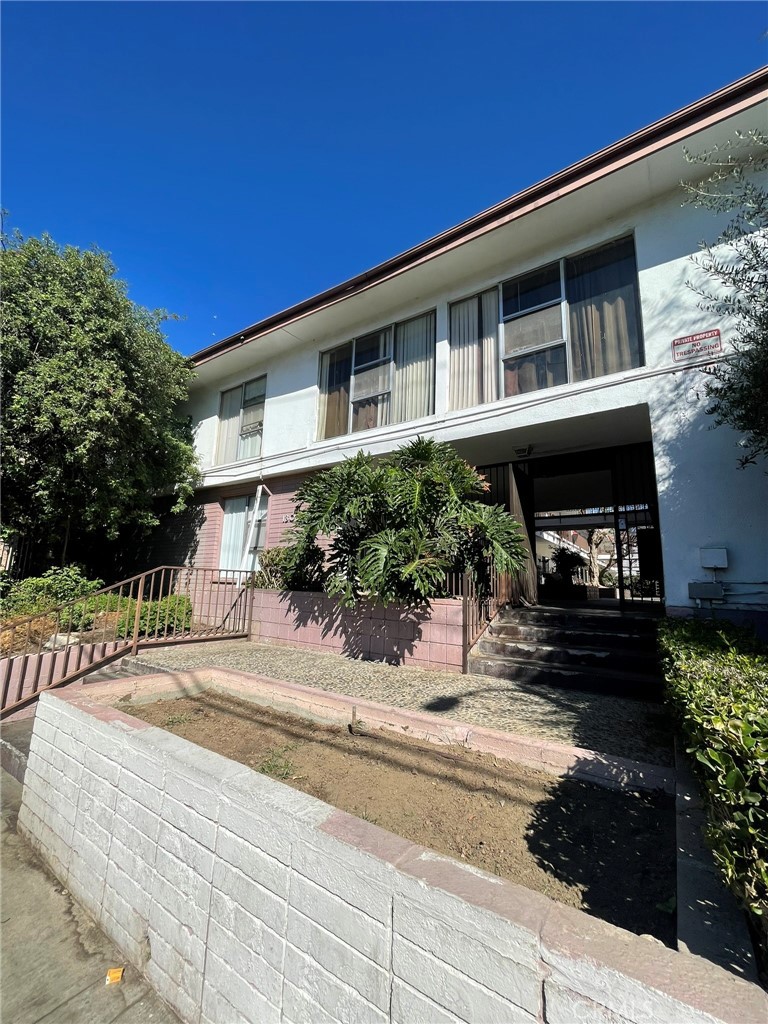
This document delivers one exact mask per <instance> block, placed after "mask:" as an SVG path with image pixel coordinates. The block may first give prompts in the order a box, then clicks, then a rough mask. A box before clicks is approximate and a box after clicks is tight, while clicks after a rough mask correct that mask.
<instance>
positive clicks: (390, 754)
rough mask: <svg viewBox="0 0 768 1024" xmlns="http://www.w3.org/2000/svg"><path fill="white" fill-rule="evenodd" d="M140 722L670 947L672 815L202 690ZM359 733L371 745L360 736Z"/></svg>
mask: <svg viewBox="0 0 768 1024" xmlns="http://www.w3.org/2000/svg"><path fill="white" fill-rule="evenodd" d="M130 712H131V714H133V715H136V717H138V718H141V719H143V720H144V721H146V722H150V723H151V724H152V725H156V726H159V727H161V728H163V729H167V730H169V731H170V732H173V733H175V734H176V735H178V736H182V737H184V739H187V740H190V741H192V742H193V743H197V744H199V745H200V746H202V747H206V748H207V749H209V750H214V751H216V752H217V753H219V754H223V755H224V756H225V757H229V758H231V759H233V760H235V761H239V762H241V763H242V764H245V765H248V766H249V767H251V768H254V769H255V770H257V771H261V772H264V773H265V774H268V775H271V776H272V777H273V778H276V779H279V780H280V781H282V782H285V783H287V784H288V785H290V786H294V787H295V788H296V789H300V790H303V791H304V792H305V793H309V794H311V795H312V796H315V797H318V798H319V799H321V800H324V801H326V802H327V803H329V804H332V805H333V806H335V807H338V808H340V809H342V810H344V811H348V812H349V813H351V814H355V815H357V816H358V817H361V818H364V819H365V820H366V821H370V822H373V823H375V824H376V825H379V826H381V827H382V828H385V829H388V830H389V831H390V832H394V833H396V834H397V835H400V836H403V837H404V838H406V839H409V840H411V841H412V842H414V843H419V844H421V845H423V846H427V847H430V848H431V849H433V850H437V851H439V852H440V853H444V854H448V855H449V856H451V857H456V858H458V859H460V860H464V861H466V862H467V863H469V864H472V865H474V866H476V867H478V868H482V869H483V870H485V871H488V872H491V873H492V874H496V875H500V876H501V877H503V878H508V879H510V880H511V881H513V882H516V883H518V884H519V885H524V886H526V887H527V888H529V889H534V890H536V891H537V892H540V893H543V894H545V895H546V896H549V897H551V898H552V899H555V900H558V901H559V902H561V903H565V904H568V905H569V906H573V907H579V908H581V909H582V910H585V911H587V912H588V913H590V914H594V915H595V916H596V917H600V918H602V919H603V920H605V921H610V922H611V923H613V924H616V925H619V926H620V927H622V928H626V929H628V930H629V931H632V932H635V933H637V934H648V935H652V936H654V937H655V938H657V939H660V940H661V941H662V942H664V943H665V944H666V945H668V946H674V944H675V932H676V918H675V909H674V908H675V834H674V827H675V823H674V805H673V801H672V799H671V797H667V796H664V795H663V794H651V793H633V792H626V791H622V792H618V791H615V790H608V789H603V788H601V787H598V786H592V785H589V784H587V783H582V782H577V781H575V780H572V779H557V778H553V777H552V776H550V775H546V774H545V773H543V772H539V771H535V770H533V769H530V768H526V767H524V766H522V765H518V764H514V763H511V762H509V761H500V760H497V759H496V758H495V757H493V756H492V755H489V754H479V753H477V752H475V751H469V750H465V749H464V748H463V747H441V746H436V745H434V744H431V743H428V742H426V741H420V740H415V739H413V738H411V737H407V736H401V735H397V734H394V733H391V732H387V731H383V730H381V731H380V730H376V731H373V730H372V731H371V733H370V734H365V725H364V723H362V725H361V727H360V729H359V730H356V734H353V733H352V732H351V731H350V729H349V728H343V727H339V726H328V725H325V724H320V723H317V722H313V721H310V720H308V719H306V718H299V717H296V716H293V715H289V714H286V713H283V712H276V711H273V710H271V709H268V708H265V707H261V706H260V705H258V704H253V703H250V702H247V701H242V700H238V699H236V698H234V697H230V696H227V695H225V694H222V693H219V692H216V691H214V690H208V691H207V692H205V693H203V694H199V695H196V696H194V697H182V698H179V699H176V700H171V701H167V700H166V701H158V702H156V703H153V704H143V705H133V704H131V708H130ZM361 733H363V734H361Z"/></svg>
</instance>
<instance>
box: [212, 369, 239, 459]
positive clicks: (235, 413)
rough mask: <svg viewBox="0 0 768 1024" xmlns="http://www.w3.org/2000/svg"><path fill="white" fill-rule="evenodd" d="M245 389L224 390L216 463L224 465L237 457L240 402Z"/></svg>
mask: <svg viewBox="0 0 768 1024" xmlns="http://www.w3.org/2000/svg"><path fill="white" fill-rule="evenodd" d="M242 393H243V389H242V388H241V387H236V388H232V389H231V390H229V391H224V392H222V395H221V406H220V407H219V434H218V438H217V440H216V465H217V466H222V465H224V464H225V463H227V462H234V461H235V460H236V459H237V445H238V441H239V440H240V404H241V401H240V400H241V396H242Z"/></svg>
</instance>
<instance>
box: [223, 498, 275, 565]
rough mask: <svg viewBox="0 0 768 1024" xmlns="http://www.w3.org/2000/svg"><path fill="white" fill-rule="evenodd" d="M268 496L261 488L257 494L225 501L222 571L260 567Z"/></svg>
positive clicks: (265, 528) (265, 529)
mask: <svg viewBox="0 0 768 1024" xmlns="http://www.w3.org/2000/svg"><path fill="white" fill-rule="evenodd" d="M268 508H269V495H268V494H267V491H266V489H264V488H259V490H258V491H257V493H256V494H249V495H244V496H243V497H241V498H230V499H228V500H227V501H225V502H224V525H223V527H222V531H221V551H220V554H219V569H221V570H222V571H223V572H226V571H230V572H236V571H238V570H239V569H244V570H246V571H248V572H255V571H256V570H257V569H258V568H259V552H260V551H262V550H263V548H264V542H265V538H266V531H267V511H268Z"/></svg>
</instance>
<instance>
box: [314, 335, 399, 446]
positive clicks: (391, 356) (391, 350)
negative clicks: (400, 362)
mask: <svg viewBox="0 0 768 1024" xmlns="http://www.w3.org/2000/svg"><path fill="white" fill-rule="evenodd" d="M377 334H378V335H379V336H381V335H382V334H384V335H386V339H385V343H384V346H385V349H386V350H387V353H388V354H387V355H384V356H379V358H378V359H371V360H370V361H369V362H367V363H361V364H360V365H359V366H358V365H357V345H358V342H362V341H366V340H367V339H368V338H372V337H373V336H374V335H377ZM344 344H347V342H345V343H344ZM379 344H381V343H379ZM341 347H342V346H341V345H338V346H337V348H341ZM330 351H333V349H331V350H330ZM394 363H395V325H394V324H387V326H386V327H379V328H378V329H377V330H375V331H368V333H367V334H361V335H359V336H358V337H356V338H353V339H352V368H351V370H350V375H349V410H348V415H347V433H346V435H344V436H348V435H349V434H352V433H356V434H362V433H365V431H363V430H356V431H353V430H352V421H353V419H354V415H355V402H365V401H367V400H369V399H372V398H381V397H382V396H383V395H389V401H390V406H391V403H392V374H393V372H394ZM385 365H386V366H387V367H388V370H389V372H388V373H387V387H386V388H383V389H382V390H381V391H376V392H372V393H371V394H370V395H365V396H363V398H356V397H355V374H356V373H357V372H358V370H373V369H374V368H375V367H377V366H385ZM369 429H376V428H369Z"/></svg>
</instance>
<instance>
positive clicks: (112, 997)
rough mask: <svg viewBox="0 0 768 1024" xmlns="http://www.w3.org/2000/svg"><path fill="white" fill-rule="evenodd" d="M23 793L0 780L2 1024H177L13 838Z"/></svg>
mask: <svg viewBox="0 0 768 1024" xmlns="http://www.w3.org/2000/svg"><path fill="white" fill-rule="evenodd" d="M20 802H21V786H20V785H19V783H18V782H17V781H16V780H15V779H14V778H12V777H11V776H10V775H8V773H7V772H5V771H4V772H2V810H3V813H2V896H1V898H0V907H1V912H0V925H2V932H1V934H0V938H1V940H2V949H1V951H0V958H1V963H2V981H3V985H2V1004H1V1006H0V1024H116V1022H119V1024H178V1020H177V1018H176V1017H175V1015H174V1014H173V1013H172V1012H171V1011H170V1010H169V1009H168V1008H167V1007H166V1005H165V1004H164V1003H163V1002H162V1001H161V1000H160V999H159V998H158V997H157V996H156V995H155V993H154V992H153V991H152V990H151V989H150V988H149V986H148V985H147V983H146V982H145V981H144V980H143V978H141V977H140V976H139V974H138V973H137V972H136V971H135V970H134V969H133V968H132V967H126V971H125V975H124V977H123V980H122V982H121V983H120V984H119V985H110V986H107V985H105V979H106V974H107V969H108V968H109V967H122V966H123V965H124V963H125V961H124V960H123V959H121V956H120V954H119V953H118V951H117V950H116V949H115V947H114V946H113V945H112V943H111V942H110V941H109V939H107V937H106V936H105V935H104V934H103V933H102V932H101V930H100V929H99V927H98V925H96V924H95V922H94V921H93V920H92V919H91V918H90V917H88V915H87V914H86V913H85V912H84V911H83V910H81V909H80V907H79V906H78V905H77V904H76V903H74V901H73V900H72V898H71V897H70V896H69V894H68V893H67V892H66V890H64V889H62V886H61V884H60V883H59V882H58V881H57V880H56V879H55V878H54V877H53V875H51V874H49V873H48V872H47V871H46V869H45V868H44V867H43V865H42V863H41V862H40V861H39V860H38V858H37V857H36V856H35V854H34V853H33V851H32V850H31V849H30V848H29V847H28V846H27V844H26V843H25V842H24V841H23V840H22V839H21V838H20V836H18V835H17V834H16V831H15V829H16V817H17V814H18V810H19V805H20Z"/></svg>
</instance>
